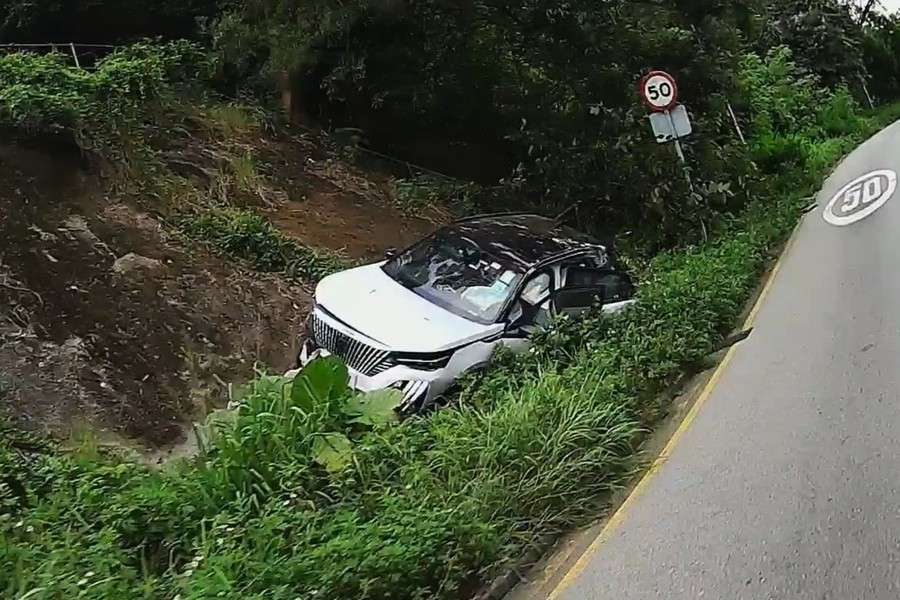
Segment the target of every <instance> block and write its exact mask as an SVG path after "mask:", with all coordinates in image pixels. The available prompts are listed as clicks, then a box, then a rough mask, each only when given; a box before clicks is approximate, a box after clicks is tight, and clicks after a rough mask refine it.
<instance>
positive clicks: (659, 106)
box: [638, 71, 678, 112]
mask: <svg viewBox="0 0 900 600" xmlns="http://www.w3.org/2000/svg"><path fill="white" fill-rule="evenodd" d="M638 91H639V92H640V94H641V99H642V100H643V101H644V104H646V105H647V106H648V107H649V108H650V110H652V111H656V112H665V111H667V110H670V109H671V108H672V107H674V106H675V105H676V104H678V85H677V84H676V83H675V78H674V77H672V76H671V75H669V74H668V73H666V72H665V71H650V72H649V73H647V74H646V75H644V77H643V78H642V79H641V81H640V83H639V84H638Z"/></svg>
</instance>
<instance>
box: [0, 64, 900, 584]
mask: <svg viewBox="0 0 900 600" xmlns="http://www.w3.org/2000/svg"><path fill="white" fill-rule="evenodd" d="M741 85H742V86H743V87H744V89H745V90H746V93H747V94H748V95H749V96H750V97H751V99H753V100H755V101H756V102H754V103H751V106H753V113H752V117H753V118H752V125H753V127H752V139H751V144H750V147H749V148H748V149H747V151H748V152H750V153H752V155H753V156H754V157H755V159H756V160H755V163H758V164H759V168H760V169H762V172H763V173H764V174H765V175H766V176H765V177H763V178H761V179H760V181H759V183H758V184H755V185H754V187H753V188H752V189H751V190H750V192H751V193H750V198H751V200H750V202H749V203H748V204H747V206H746V207H745V208H744V209H743V210H741V211H740V212H738V213H737V214H735V215H733V216H726V217H722V218H721V219H720V220H719V221H717V222H716V224H715V226H714V227H712V228H711V231H710V234H711V237H710V239H709V241H708V242H705V243H702V244H698V245H695V246H690V247H687V248H683V249H680V250H675V251H671V252H666V253H663V254H661V255H659V256H657V257H655V258H654V259H653V260H652V261H650V262H649V264H648V265H647V266H646V268H645V269H644V273H643V277H642V281H641V290H640V295H639V302H638V303H637V305H636V306H635V307H634V308H633V309H631V310H629V311H627V312H625V313H624V314H622V315H620V316H619V317H617V318H614V319H606V318H602V317H600V316H594V317H591V318H589V319H587V320H585V321H583V322H578V323H572V322H562V323H559V324H558V325H557V326H556V327H555V328H553V329H552V330H550V331H549V332H548V333H547V334H546V335H544V336H543V337H542V338H541V339H539V340H538V341H537V345H536V350H535V352H534V353H532V354H531V355H528V356H526V357H523V358H518V359H510V358H507V359H505V360H504V362H501V364H500V366H499V368H497V369H495V370H494V371H492V372H491V373H489V374H488V375H487V376H486V378H485V379H484V380H483V381H481V382H479V383H476V384H473V386H472V387H471V388H470V389H469V390H467V392H466V393H465V394H464V395H463V397H462V399H461V403H460V406H458V407H455V408H452V409H448V410H444V411H441V412H438V413H437V414H435V415H433V416H431V417H429V418H421V419H413V420H408V421H405V422H403V423H401V424H393V423H388V424H380V423H371V422H367V423H366V424H365V425H364V426H361V424H360V422H359V421H358V420H356V419H352V418H347V417H346V414H345V412H344V411H342V409H341V407H342V406H344V404H345V403H346V402H347V397H348V393H349V392H348V390H347V389H346V382H345V381H343V380H342V376H341V374H340V371H339V370H333V371H332V372H330V373H323V372H322V371H323V369H321V368H319V367H317V368H316V369H317V371H316V372H315V373H314V372H312V371H310V372H306V373H305V374H304V375H303V376H302V377H300V378H298V379H297V380H295V381H294V382H288V381H284V380H282V379H280V378H271V377H263V378H260V379H259V380H257V381H256V382H254V383H253V385H252V386H250V388H249V389H248V390H247V391H246V393H245V394H244V395H243V397H242V399H241V402H240V405H239V408H238V410H237V411H236V412H235V413H234V414H233V415H232V416H231V417H229V420H225V421H219V425H218V427H217V429H218V434H217V436H213V441H212V443H211V445H210V447H209V448H207V451H206V452H205V453H204V455H203V456H200V457H198V458H197V459H196V460H194V461H190V462H185V463H179V464H173V465H170V466H169V467H168V468H166V469H163V470H161V471H150V470H147V469H144V468H142V467H139V466H136V465H134V464H131V463H128V462H121V461H118V460H116V459H114V458H111V457H104V456H98V455H97V454H96V453H95V452H92V449H91V448H87V449H86V450H82V452H81V453H80V454H75V455H66V454H58V453H54V452H47V451H45V449H44V448H41V447H40V446H39V445H35V444H34V443H33V442H32V441H29V440H25V439H22V438H20V437H18V436H16V435H14V434H8V435H7V436H6V437H5V438H4V441H3V444H2V446H0V464H2V467H3V468H2V472H3V473H4V479H3V481H2V483H0V512H2V514H3V515H4V517H5V518H4V519H3V520H2V521H0V527H2V531H3V536H4V538H3V541H2V543H0V563H2V564H3V566H4V567H6V568H3V569H0V589H2V590H4V591H5V592H6V593H7V594H8V595H11V596H13V597H21V596H26V595H29V594H30V597H35V596H38V597H40V595H43V596H46V597H55V596H60V597H68V596H74V595H77V594H79V593H84V594H86V595H89V596H90V597H94V598H110V599H112V598H122V597H148V598H171V597H176V596H179V597H181V598H197V599H199V598H214V597H228V598H235V599H237V598H242V599H243V598H266V599H272V598H285V599H288V598H296V597H297V596H302V597H309V598H329V599H330V598H371V599H376V598H378V599H380V598H457V597H459V596H460V595H466V594H467V593H469V592H471V591H472V590H473V589H474V588H475V586H476V585H477V584H478V583H479V582H480V581H483V580H485V579H486V578H489V577H490V576H491V575H492V574H494V573H496V572H497V571H498V570H499V569H500V568H502V567H503V566H504V565H505V564H506V563H507V561H509V560H510V559H514V558H515V557H516V556H518V555H519V554H520V553H521V552H522V550H523V549H524V548H527V547H528V546H529V545H531V544H533V543H535V541H536V540H537V539H539V538H541V537H542V536H544V535H547V534H555V533H558V532H560V531H562V530H565V529H566V528H567V527H570V526H571V525H573V524H575V523H578V522H580V521H581V520H583V519H585V518H588V517H590V516H593V515H594V514H596V512H597V511H598V509H599V507H600V506H602V502H603V497H604V493H605V492H607V491H609V490H610V489H613V488H615V487H616V486H618V485H620V484H622V482H623V481H625V480H626V479H627V478H628V477H629V475H630V474H631V473H632V471H633V470H634V469H635V468H636V465H637V463H636V453H637V451H638V449H639V444H640V441H641V439H642V436H643V432H644V431H645V430H646V428H647V427H649V426H651V425H652V424H653V423H654V422H655V420H656V419H657V418H658V417H659V415H660V414H661V413H662V412H664V411H665V406H660V405H659V403H658V399H657V393H658V391H659V390H660V389H662V388H663V387H665V386H667V385H668V384H670V383H671V382H673V381H674V380H675V379H676V378H677V377H678V376H679V375H680V374H681V373H682V372H683V371H684V370H685V369H686V368H688V367H689V366H690V365H691V364H692V363H695V362H696V361H699V360H701V359H702V358H703V357H704V356H706V355H707V354H708V353H709V352H711V351H712V350H713V349H714V347H715V346H716V344H717V343H718V342H719V341H720V340H721V337H722V335H723V334H724V333H725V332H726V331H727V330H728V329H729V328H730V327H731V326H732V325H733V323H734V320H735V318H736V316H737V315H738V313H739V312H740V310H741V307H742V306H743V305H744V303H745V301H746V299H747V297H748V296H749V294H750V293H751V290H752V289H753V287H754V286H755V285H756V283H757V279H758V276H759V274H760V273H761V272H762V270H763V269H764V268H765V267H766V265H767V264H768V262H769V261H770V259H771V258H772V253H773V252H774V251H775V249H777V248H778V247H779V246H780V244H781V243H782V242H783V241H784V240H785V239H786V237H787V236H788V235H789V234H790V232H791V230H792V228H793V227H794V225H795V223H796V222H797V221H798V219H799V216H800V213H801V209H802V208H804V207H805V206H806V205H807V204H809V202H810V197H811V196H812V195H813V194H814V193H815V191H816V189H817V188H818V186H819V184H820V181H821V179H822V177H823V176H824V175H825V174H826V171H827V169H828V168H829V167H830V166H831V165H832V164H834V163H835V161H837V160H838V159H839V158H840V157H841V156H842V155H843V154H844V153H845V152H847V151H849V150H850V149H852V148H853V147H854V146H855V145H856V144H858V143H859V142H860V141H861V140H863V139H864V138H865V137H867V136H868V135H870V134H872V133H873V132H875V131H877V130H878V129H880V128H881V127H882V126H884V125H885V124H887V123H889V122H891V121H893V120H895V119H896V118H898V117H900V109H898V107H896V106H894V107H890V108H886V109H884V110H882V111H879V112H878V113H875V114H866V115H864V114H863V113H861V111H860V110H859V108H858V107H857V106H856V104H855V102H853V101H852V99H851V98H850V97H849V95H848V94H847V93H846V92H845V91H842V90H838V91H837V92H830V91H827V90H823V89H821V88H819V87H817V86H818V83H817V82H816V81H815V80H812V79H805V78H802V77H800V76H798V71H797V68H796V65H794V64H793V63H792V61H791V60H790V57H789V55H788V54H787V53H784V52H778V53H773V54H772V55H771V56H769V57H763V58H760V57H754V56H752V55H750V56H747V58H746V61H745V62H744V67H743V68H742V73H741ZM773 86H774V87H775V88H776V89H778V90H779V91H778V96H777V97H776V98H774V99H775V100H778V102H771V101H769V100H767V99H766V98H767V97H766V94H768V93H769V92H770V91H771V89H772V88H773ZM823 95H824V97H825V98H826V101H824V102H822V104H821V106H822V107H821V108H820V109H819V110H816V109H815V108H814V107H813V105H812V104H811V99H812V98H813V97H816V98H820V99H821V98H822V97H823ZM262 255H263V256H266V255H267V254H265V253H263V254H262ZM504 367H506V368H504ZM335 434H341V436H340V439H342V440H344V439H346V440H351V443H350V444H349V445H347V444H345V443H344V442H342V443H341V447H335V446H333V445H330V447H331V449H332V451H333V452H334V453H335V454H340V455H342V456H347V457H349V459H350V460H349V461H347V462H346V463H344V461H335V462H334V464H331V465H330V466H331V468H329V464H330V463H328V462H327V461H322V460H321V452H314V451H313V448H314V447H315V446H316V445H319V446H320V450H321V444H323V443H327V441H328V440H333V439H335V438H334V437H333V436H334V435H335Z"/></svg>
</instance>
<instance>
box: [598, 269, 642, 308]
mask: <svg viewBox="0 0 900 600" xmlns="http://www.w3.org/2000/svg"><path fill="white" fill-rule="evenodd" d="M599 285H601V286H602V287H603V299H604V302H606V304H612V303H614V302H624V301H626V300H631V297H632V296H634V286H633V285H632V283H631V279H630V278H629V277H628V276H627V275H625V274H623V273H616V272H614V271H607V272H606V273H604V274H603V275H602V276H601V278H600V280H599Z"/></svg>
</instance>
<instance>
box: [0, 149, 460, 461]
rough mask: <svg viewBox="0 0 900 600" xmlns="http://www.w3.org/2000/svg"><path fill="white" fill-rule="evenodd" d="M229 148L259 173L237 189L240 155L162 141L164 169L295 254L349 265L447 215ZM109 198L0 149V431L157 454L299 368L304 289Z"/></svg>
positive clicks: (139, 206) (264, 152)
mask: <svg viewBox="0 0 900 600" xmlns="http://www.w3.org/2000/svg"><path fill="white" fill-rule="evenodd" d="M240 143H241V144H242V146H241V148H243V147H244V146H246V148H247V150H248V152H252V153H253V157H254V159H253V160H254V161H255V168H256V169H257V172H256V174H255V175H254V178H253V179H252V181H251V182H250V184H249V185H246V186H244V187H243V188H240V187H238V186H236V185H235V184H234V179H233V178H232V179H228V178H227V177H226V178H224V179H223V178H222V177H221V174H222V173H223V172H227V171H228V168H229V167H228V160H229V159H228V157H229V156H234V153H235V148H234V144H233V143H232V145H231V146H227V145H224V144H222V143H220V144H219V145H216V142H211V141H210V140H209V139H201V138H199V137H196V136H191V135H188V136H185V137H183V138H173V139H170V140H167V150H166V157H167V162H168V163H169V164H168V168H170V169H171V170H172V173H173V175H174V176H180V177H185V178H186V180H190V181H192V182H193V183H192V185H195V186H197V188H196V189H198V190H207V191H205V192H202V193H206V194H209V195H210V196H211V197H212V198H218V200H217V201H227V202H229V203H232V204H235V205H238V206H244V207H247V208H251V209H253V210H258V211H260V212H262V213H263V214H265V216H266V217H267V218H269V219H270V220H271V221H272V222H273V224H275V225H276V226H277V227H278V228H280V229H281V230H282V231H283V232H284V233H285V234H286V235H288V236H291V237H293V238H295V239H297V240H298V241H300V242H301V243H303V244H306V245H308V246H311V247H315V248H327V249H331V250H337V251H341V252H343V253H344V254H345V255H347V256H348V257H350V258H352V259H357V260H379V259H380V257H382V256H383V253H384V250H385V249H386V248H389V247H404V246H407V245H409V244H411V243H413V242H414V241H415V240H417V239H419V238H420V237H422V236H423V235H425V234H428V233H430V232H431V231H433V230H434V229H435V228H436V227H437V226H438V225H439V224H440V222H441V219H442V214H446V213H441V212H440V211H437V210H435V211H434V212H433V213H432V212H426V213H424V214H421V215H415V216H410V215H404V214H403V213H402V212H401V211H399V210H398V209H397V208H396V207H395V206H394V205H393V204H392V202H391V198H390V193H391V190H390V182H389V179H388V178H387V177H385V176H381V175H378V174H374V173H365V172H362V171H360V170H359V169H358V168H356V167H353V166H351V165H348V164H347V163H345V162H342V161H341V160H339V159H335V157H334V156H333V155H329V153H328V152H326V151H323V150H322V148H321V141H320V140H317V139H316V138H314V137H311V136H307V137H304V136H294V137H290V138H279V139H275V138H268V139H266V138H263V137H258V138H255V139H252V140H250V139H244V140H242V141H241V142H240ZM241 151H243V150H241ZM229 181H230V183H228V182H229ZM223 182H225V183H223ZM217 186H219V187H218V188H217ZM223 186H226V187H223ZM227 186H230V187H227ZM219 188H220V189H219ZM117 189H118V188H117V187H116V186H113V185H111V184H110V183H109V182H107V181H105V180H104V179H103V178H102V177H100V176H99V175H97V174H96V171H95V170H93V169H88V168H87V167H86V165H85V164H84V162H83V160H82V158H81V156H80V154H79V153H78V152H77V150H74V149H72V148H61V147H57V146H48V145H47V144H46V143H45V144H43V145H23V144H22V143H6V144H0V416H5V417H7V418H9V419H11V420H12V421H13V422H14V423H15V424H16V425H18V426H20V427H25V428H29V429H32V430H38V431H43V432H47V433H50V434H53V435H55V436H57V437H67V436H71V435H72V434H73V433H77V432H79V431H81V430H82V429H86V430H89V431H92V432H96V433H99V434H100V438H101V439H106V438H108V437H111V438H112V439H113V440H119V439H121V438H125V439H126V440H130V441H134V442H137V443H138V445H139V446H140V447H143V451H144V454H145V456H161V454H160V452H163V453H165V452H167V451H168V450H167V449H172V448H173V447H176V446H177V445H178V444H180V443H182V442H183V441H184V440H185V438H186V437H189V433H190V427H189V425H190V423H191V422H192V421H193V420H196V419H199V418H202V416H203V415H205V414H206V413H207V412H208V411H209V410H211V409H212V408H215V407H221V406H223V405H224V404H225V403H227V400H228V397H227V396H228V391H227V390H228V386H229V384H233V383H238V384H239V383H242V382H244V381H246V380H248V379H250V378H251V377H252V376H253V373H254V369H255V368H265V369H267V370H269V371H273V372H282V371H284V370H287V369H288V368H291V367H293V366H294V361H295V357H296V356H297V351H298V343H299V336H300V333H301V330H302V323H303V321H304V319H305V317H306V314H307V311H308V308H309V305H310V302H311V294H312V289H313V287H314V283H313V282H305V283H302V282H301V283H298V282H291V281H288V280H286V279H284V278H282V277H280V276H278V275H263V274H260V273H256V272H253V271H251V270H249V268H246V266H243V265H241V264H237V263H234V262H230V261H229V260H228V259H225V258H222V257H220V256H217V255H216V254H215V253H213V252H211V251H210V250H208V249H206V248H204V247H202V246H200V245H198V244H196V243H194V242H190V241H187V240H185V239H183V238H182V237H181V236H180V235H179V234H177V232H175V229H174V228H173V227H172V226H171V224H169V223H168V220H167V217H165V215H167V214H171V213H172V211H173V210H174V211H176V212H177V210H178V207H177V202H178V201H179V199H178V198H175V199H174V202H175V203H176V206H173V205H172V204H171V203H172V201H173V199H171V198H169V199H160V198H157V197H155V196H153V195H150V196H140V195H134V194H133V193H132V194H131V195H129V196H124V195H122V194H120V193H119V192H117V191H116V190H117ZM202 193H201V195H202ZM163 203H165V204H166V205H165V206H163Z"/></svg>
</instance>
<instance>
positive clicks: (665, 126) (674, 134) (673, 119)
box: [650, 104, 693, 144]
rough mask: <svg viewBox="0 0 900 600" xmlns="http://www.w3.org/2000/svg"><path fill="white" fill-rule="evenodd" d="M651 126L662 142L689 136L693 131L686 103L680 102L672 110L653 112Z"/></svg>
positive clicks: (659, 141) (658, 140) (658, 139)
mask: <svg viewBox="0 0 900 600" xmlns="http://www.w3.org/2000/svg"><path fill="white" fill-rule="evenodd" d="M650 126H651V127H653V135H654V136H656V141H657V142H658V143H660V144H665V143H667V142H671V141H672V140H675V139H677V138H683V137H687V136H689V135H691V133H692V132H693V128H692V127H691V120H690V118H689V117H688V112H687V108H685V106H684V104H679V105H678V106H676V107H675V108H673V109H672V110H671V111H667V112H655V113H651V114H650Z"/></svg>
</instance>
